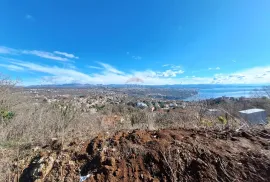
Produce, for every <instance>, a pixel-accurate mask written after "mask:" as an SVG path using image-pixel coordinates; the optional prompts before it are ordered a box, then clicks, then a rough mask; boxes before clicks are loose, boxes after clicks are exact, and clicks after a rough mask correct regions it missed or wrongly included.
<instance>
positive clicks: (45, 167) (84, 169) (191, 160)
mask: <svg viewBox="0 0 270 182" xmlns="http://www.w3.org/2000/svg"><path fill="white" fill-rule="evenodd" d="M80 176H88V177H85V178H86V180H85V181H90V182H94V181H101V182H103V181H126V182H129V181H228V182H231V181H270V131H269V130H249V131H238V132H236V131H226V132H224V131H223V132H220V131H205V130H186V129H164V130H158V131H147V130H134V131H119V132H116V133H114V134H111V135H110V134H107V133H105V134H100V135H98V136H97V137H96V138H94V139H93V140H91V141H80V140H79V139H72V140H71V142H70V143H69V145H67V146H62V145H61V144H60V142H59V141H57V140H56V141H53V142H52V143H51V144H50V145H48V146H44V147H43V148H37V149H35V150H34V151H33V152H32V155H29V156H27V157H24V158H23V159H19V160H17V161H15V162H14V167H13V175H12V176H11V178H10V179H11V180H12V181H80Z"/></svg>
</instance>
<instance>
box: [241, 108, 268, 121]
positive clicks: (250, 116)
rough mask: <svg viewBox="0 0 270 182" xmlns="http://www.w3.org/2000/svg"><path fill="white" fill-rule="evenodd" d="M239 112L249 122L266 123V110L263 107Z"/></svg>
mask: <svg viewBox="0 0 270 182" xmlns="http://www.w3.org/2000/svg"><path fill="white" fill-rule="evenodd" d="M239 113H240V115H241V117H242V118H243V119H244V120H246V121H248V122H249V123H250V124H267V117H266V112H265V110H263V109H248V110H243V111H239Z"/></svg>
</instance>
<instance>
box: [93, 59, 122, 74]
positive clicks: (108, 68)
mask: <svg viewBox="0 0 270 182" xmlns="http://www.w3.org/2000/svg"><path fill="white" fill-rule="evenodd" d="M97 63H98V64H99V65H101V66H102V67H103V68H104V70H105V71H106V72H110V73H115V74H119V75H123V74H124V72H122V71H119V70H118V69H116V68H114V67H113V66H111V65H109V64H106V63H102V62H97Z"/></svg>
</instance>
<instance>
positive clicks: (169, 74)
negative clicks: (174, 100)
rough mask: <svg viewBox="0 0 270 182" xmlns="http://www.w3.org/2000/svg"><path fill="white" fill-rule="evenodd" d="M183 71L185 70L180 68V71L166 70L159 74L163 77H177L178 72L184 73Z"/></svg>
mask: <svg viewBox="0 0 270 182" xmlns="http://www.w3.org/2000/svg"><path fill="white" fill-rule="evenodd" d="M182 73H184V71H183V70H178V71H174V70H166V71H164V72H161V73H159V75H160V76H162V77H176V76H177V75H178V74H182Z"/></svg>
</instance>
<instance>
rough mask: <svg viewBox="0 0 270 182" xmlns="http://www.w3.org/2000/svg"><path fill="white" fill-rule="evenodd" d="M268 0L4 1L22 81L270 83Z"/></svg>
mask: <svg viewBox="0 0 270 182" xmlns="http://www.w3.org/2000/svg"><path fill="white" fill-rule="evenodd" d="M269 59H270V1H269V0H257V1H253V0H226V1H217V0H147V1H146V0H117V1H112V0H107V1H105V0H81V1H75V0H65V1H64V0H57V1H55V0H46V1H41V0H23V1H18V0H1V1H0V73H2V74H5V75H10V76H11V77H12V78H14V79H15V78H19V79H21V80H22V84H24V85H31V84H60V83H93V84H96V83H99V84H112V83H116V84H123V83H127V82H128V83H142V84H200V83H201V84H205V83H224V84H227V83H247V84H250V83H252V84H254V83H270V61H269Z"/></svg>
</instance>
